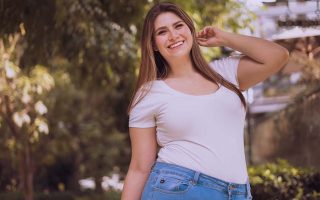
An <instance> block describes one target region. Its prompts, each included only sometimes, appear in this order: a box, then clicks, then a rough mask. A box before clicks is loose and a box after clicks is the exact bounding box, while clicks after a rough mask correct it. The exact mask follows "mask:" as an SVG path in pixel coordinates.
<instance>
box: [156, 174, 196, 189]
mask: <svg viewBox="0 0 320 200" xmlns="http://www.w3.org/2000/svg"><path fill="white" fill-rule="evenodd" d="M191 186H192V184H191V183H190V181H189V180H188V179H187V178H184V177H181V176H177V175H174V174H160V175H159V176H158V178H157V181H156V183H155V184H154V185H153V189H154V190H157V191H160V192H164V193H171V194H172V193H184V192H187V191H188V190H189V188H190V187H191Z"/></svg>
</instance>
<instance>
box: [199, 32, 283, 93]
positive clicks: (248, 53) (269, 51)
mask: <svg viewBox="0 0 320 200" xmlns="http://www.w3.org/2000/svg"><path fill="white" fill-rule="evenodd" d="M197 39H198V43H199V44H200V45H202V46H207V47H210V46H211V47H212V46H227V47H230V48H232V49H234V50H236V51H239V52H241V53H243V54H244V55H245V56H243V57H242V58H241V60H240V62H239V66H238V73H237V76H238V82H239V87H240V89H241V90H246V89H248V88H250V87H252V86H253V85H255V84H257V83H259V82H261V81H263V80H265V79H266V78H268V77H269V76H270V75H272V74H274V73H276V72H277V71H279V70H280V69H281V68H282V67H283V66H284V65H285V64H286V63H287V61H288V58H289V53H288V51H287V50H286V49H285V48H283V47H281V46H280V45H278V44H276V43H273V42H270V41H267V40H264V39H260V38H256V37H251V36H245V35H240V34H235V33H229V32H226V31H222V30H220V29H218V28H216V27H212V26H207V27H205V28H204V29H203V30H201V31H200V32H199V33H198V35H197Z"/></svg>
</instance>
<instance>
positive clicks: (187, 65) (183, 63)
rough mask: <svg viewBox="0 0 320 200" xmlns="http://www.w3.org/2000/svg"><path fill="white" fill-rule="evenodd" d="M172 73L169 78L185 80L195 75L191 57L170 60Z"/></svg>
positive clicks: (170, 72)
mask: <svg viewBox="0 0 320 200" xmlns="http://www.w3.org/2000/svg"><path fill="white" fill-rule="evenodd" d="M168 64H169V66H170V71H169V75H168V78H184V77H188V76H191V75H194V74H195V72H196V71H195V69H194V68H193V65H192V61H191V57H190V56H188V57H185V58H181V57H180V58H175V59H170V60H168Z"/></svg>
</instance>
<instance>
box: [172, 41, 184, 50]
mask: <svg viewBox="0 0 320 200" xmlns="http://www.w3.org/2000/svg"><path fill="white" fill-rule="evenodd" d="M181 44H183V42H182V41H181V42H177V43H175V44H173V45H170V46H169V48H170V49H172V48H175V47H177V46H180V45H181Z"/></svg>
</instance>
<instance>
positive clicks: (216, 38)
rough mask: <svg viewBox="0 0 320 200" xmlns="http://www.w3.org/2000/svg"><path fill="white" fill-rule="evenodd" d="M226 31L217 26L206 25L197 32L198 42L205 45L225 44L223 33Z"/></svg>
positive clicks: (216, 45)
mask: <svg viewBox="0 0 320 200" xmlns="http://www.w3.org/2000/svg"><path fill="white" fill-rule="evenodd" d="M224 33H225V32H224V31H222V30H220V29H218V28H216V27H213V26H206V27H204V28H203V29H202V30H200V31H199V32H198V33H197V42H198V44H199V45H201V46H205V47H218V46H223V40H222V35H223V34H224Z"/></svg>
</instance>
